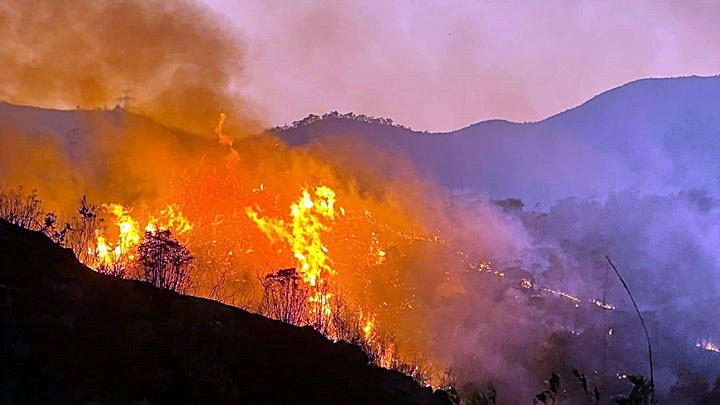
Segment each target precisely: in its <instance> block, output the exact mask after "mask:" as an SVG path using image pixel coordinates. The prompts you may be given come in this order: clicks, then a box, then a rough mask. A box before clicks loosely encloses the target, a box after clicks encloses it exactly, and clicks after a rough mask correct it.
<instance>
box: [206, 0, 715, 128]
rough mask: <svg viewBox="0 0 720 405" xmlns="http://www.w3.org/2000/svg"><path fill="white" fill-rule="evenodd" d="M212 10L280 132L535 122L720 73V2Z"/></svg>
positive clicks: (288, 5) (267, 5)
mask: <svg viewBox="0 0 720 405" xmlns="http://www.w3.org/2000/svg"><path fill="white" fill-rule="evenodd" d="M204 1H206V2H207V3H208V4H210V5H211V7H212V8H214V9H215V10H216V11H218V12H219V13H221V14H224V15H225V16H226V18H227V19H228V20H229V21H228V25H229V26H228V29H234V30H236V31H237V33H238V36H239V37H241V38H243V41H244V42H245V43H246V46H247V52H248V58H247V61H246V66H243V67H238V71H240V70H243V69H244V72H243V80H242V82H241V83H239V89H240V91H241V92H242V93H243V94H245V95H247V97H248V98H249V99H250V100H251V101H252V102H253V103H254V104H256V105H257V106H258V107H259V108H260V109H261V110H263V115H264V118H265V120H266V121H267V123H268V124H272V125H277V124H282V123H287V122H291V121H293V120H295V119H299V118H302V117H304V116H306V115H308V114H309V113H323V112H328V111H330V110H338V111H340V112H347V111H354V112H356V113H366V114H372V115H376V116H384V117H391V118H393V119H394V120H395V121H396V122H400V123H403V124H407V125H410V126H412V127H413V128H416V129H421V130H422V129H429V130H431V131H432V130H435V131H437V130H452V129H457V128H460V127H463V126H467V125H469V124H472V123H475V122H478V121H481V120H485V119H492V118H505V119H509V120H513V121H521V122H522V121H534V120H539V119H543V118H545V117H547V116H549V115H553V114H555V113H557V112H560V111H563V110H565V109H568V108H571V107H574V106H576V105H578V104H580V103H582V102H584V101H586V100H587V99H589V98H591V97H592V96H594V95H596V94H598V93H601V92H603V91H605V90H608V89H610V88H613V87H617V86H619V85H622V84H624V83H626V82H629V81H632V80H635V79H639V78H644V77H668V76H686V75H693V74H697V75H715V74H718V73H720V58H718V57H717V55H718V54H720V40H718V38H720V29H718V28H717V26H716V24H715V22H716V21H718V20H720V3H714V2H711V1H694V2H691V4H690V2H688V4H685V2H683V1H652V2H650V1H637V2H610V1H608V2H589V1H569V0H568V1H550V2H546V1H538V2H532V1H482V2H481V1H475V0H464V1H453V2H445V1H441V0H429V1H423V2H417V1H411V0H399V1H395V0H394V1H385V2H381V1H361V0H357V1H318V0H315V1H313V0H309V1H307V0H306V1H293V2H286V1H278V0H270V1H265V0H263V1H260V0H258V1H240V0H204ZM448 4H451V5H448ZM230 21H231V22H232V24H230ZM232 25H234V27H232Z"/></svg>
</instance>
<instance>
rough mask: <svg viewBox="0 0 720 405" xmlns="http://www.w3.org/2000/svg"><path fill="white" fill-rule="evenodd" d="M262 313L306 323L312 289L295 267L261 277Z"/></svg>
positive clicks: (282, 319) (302, 323) (301, 323)
mask: <svg viewBox="0 0 720 405" xmlns="http://www.w3.org/2000/svg"><path fill="white" fill-rule="evenodd" d="M260 284H261V285H262V288H263V298H262V302H261V304H260V311H259V312H260V313H261V314H262V315H264V316H267V317H269V318H273V319H277V320H280V321H283V322H286V323H289V324H291V325H304V324H305V323H306V318H307V316H306V314H307V305H308V298H309V297H310V290H309V288H308V286H307V285H306V284H305V283H304V282H303V281H302V279H301V277H300V275H299V274H298V273H297V271H296V270H295V268H294V267H293V268H289V269H280V270H278V271H276V272H275V273H271V274H268V275H266V276H265V277H263V278H261V279H260Z"/></svg>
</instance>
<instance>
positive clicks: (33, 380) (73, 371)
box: [0, 220, 437, 403]
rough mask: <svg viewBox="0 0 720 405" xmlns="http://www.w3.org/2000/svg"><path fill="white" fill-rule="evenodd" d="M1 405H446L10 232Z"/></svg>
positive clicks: (36, 236) (35, 237)
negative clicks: (94, 268)
mask: <svg viewBox="0 0 720 405" xmlns="http://www.w3.org/2000/svg"><path fill="white" fill-rule="evenodd" d="M0 325H2V328H1V332H0V339H1V340H0V342H1V344H0V350H1V352H0V359H1V363H0V372H1V374H0V403H35V402H42V403H47V402H53V403H58V402H61V403H65V402H72V403H77V402H81V403H82V402H100V403H132V402H135V401H138V402H145V403H255V402H265V403H268V402H269V403H277V402H283V403H286V402H294V403H297V402H301V403H323V402H325V403H327V402H334V403H436V402H437V401H436V399H435V397H434V396H433V395H432V393H431V391H430V389H423V388H421V387H419V386H418V385H417V384H415V383H414V382H413V381H412V380H411V379H410V378H408V377H405V376H403V375H401V374H398V373H395V372H390V371H387V370H384V369H380V368H376V367H372V366H369V365H367V358H366V357H365V355H364V354H363V353H362V352H361V351H360V350H359V349H357V348H356V347H354V346H351V345H349V344H347V343H344V342H339V343H332V342H330V341H328V340H326V339H325V338H323V337H322V336H321V335H319V334H318V333H317V332H315V331H314V330H312V329H310V328H297V327H293V326H290V325H286V324H283V323H280V322H276V321H273V320H270V319H266V318H263V317H261V316H258V315H254V314H250V313H247V312H245V311H242V310H240V309H237V308H232V307H228V306H225V305H222V304H219V303H216V302H212V301H207V300H203V299H198V298H192V297H187V296H181V295H178V294H175V293H173V292H169V291H163V290H158V289H156V288H154V287H152V286H150V285H148V284H146V283H142V282H136V281H127V280H120V279H116V278H111V277H106V276H103V275H101V274H98V273H95V272H93V271H91V270H89V269H88V268H86V267H84V266H83V265H81V264H80V263H79V262H77V260H76V259H75V257H74V256H73V254H72V253H71V252H70V251H69V250H64V249H61V248H60V247H57V246H55V245H53V244H52V243H51V242H50V241H49V240H48V239H47V238H46V237H45V236H43V235H42V234H40V233H36V232H31V231H27V230H24V229H20V228H17V227H15V226H13V225H10V224H8V223H6V222H4V221H2V220H0Z"/></svg>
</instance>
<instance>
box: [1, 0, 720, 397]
mask: <svg viewBox="0 0 720 405" xmlns="http://www.w3.org/2000/svg"><path fill="white" fill-rule="evenodd" d="M45 3H46V2H35V1H29V2H20V1H17V2H10V3H7V4H4V5H2V6H0V21H3V22H8V23H7V24H0V33H2V34H3V37H4V38H10V39H11V41H8V42H4V43H3V44H2V45H0V58H2V59H3V60H7V61H10V62H11V63H9V64H8V68H7V69H5V70H3V71H2V72H0V81H2V84H0V97H2V98H3V99H5V100H7V101H9V102H14V103H27V104H32V105H41V106H45V107H67V106H78V107H82V108H85V107H86V106H91V107H92V108H94V110H84V109H82V108H77V109H75V110H69V111H57V110H40V109H38V108H34V107H19V106H16V105H12V104H9V103H0V124H2V125H0V184H4V185H5V188H4V189H3V190H2V192H1V193H0V216H2V217H3V218H5V219H8V220H9V221H10V222H13V223H15V224H18V225H21V226H24V227H26V228H30V229H34V230H39V231H43V232H44V233H45V234H47V235H48V236H50V237H51V238H52V239H53V240H54V241H55V242H57V243H58V244H60V245H63V246H65V247H68V248H71V249H72V250H73V252H74V253H75V255H76V256H77V258H78V259H79V260H80V261H81V262H82V263H84V264H86V265H87V266H88V267H90V268H92V269H94V270H96V271H97V272H100V273H105V274H108V275H113V276H117V277H121V278H126V279H134V280H143V281H146V282H149V283H152V284H153V285H155V286H156V287H160V288H164V289H171V290H175V291H178V292H181V293H184V294H188V295H193V296H197V297H203V298H209V299H213V300H217V301H220V302H223V303H226V304H228V305H232V306H237V307H240V308H243V309H247V310H249V311H254V312H257V313H259V314H261V315H264V316H267V317H270V318H274V319H278V320H282V321H284V322H286V323H290V324H293V325H297V326H309V327H312V328H313V329H315V330H317V331H318V332H320V333H322V334H324V335H325V336H326V337H327V338H328V339H330V340H332V341H341V340H344V341H348V342H351V343H353V344H357V345H359V346H361V347H362V348H363V349H364V351H365V352H366V354H367V355H368V357H369V360H370V361H372V362H374V363H375V364H377V365H381V366H383V367H386V368H391V369H396V370H400V371H402V372H404V373H406V374H408V375H411V376H413V377H414V378H415V379H416V380H417V381H418V382H420V383H422V384H426V385H433V386H436V387H437V386H456V385H464V386H463V387H462V388H463V389H464V390H465V391H466V392H473V391H474V390H477V391H478V392H485V393H488V390H485V388H486V387H487V383H488V382H493V384H494V388H493V389H492V390H489V391H494V390H495V388H497V391H498V392H500V393H502V394H501V395H503V396H504V398H510V400H511V401H515V402H519V401H521V400H523V399H526V398H531V397H532V395H533V394H535V392H534V391H535V389H534V387H533V386H532V384H533V382H536V381H542V379H543V378H545V377H547V375H548V374H549V373H551V372H561V373H563V375H565V376H568V375H571V373H570V370H572V369H573V368H582V369H583V370H584V371H585V372H586V373H588V375H590V373H591V372H592V374H593V375H594V376H595V378H596V379H597V381H598V384H599V385H600V386H601V387H602V388H603V389H605V390H607V391H611V392H618V391H620V390H622V389H623V387H624V386H623V385H619V384H625V383H627V381H625V380H622V381H620V380H618V378H617V376H618V375H630V373H631V372H638V371H639V372H642V373H646V368H647V366H646V357H645V353H646V352H645V347H644V336H643V335H642V330H641V328H640V325H639V324H638V323H637V320H636V319H635V313H634V312H633V311H632V307H631V305H630V304H629V302H628V299H627V296H626V295H625V290H624V289H623V288H622V286H621V285H620V284H619V283H618V282H617V281H616V280H615V278H613V277H612V274H610V275H608V271H609V269H608V266H607V262H606V260H605V257H606V256H611V257H613V261H614V262H616V263H618V264H619V267H620V268H621V270H623V271H625V270H626V269H627V271H628V273H629V274H628V277H627V278H628V280H629V284H631V285H632V287H633V291H634V292H635V293H636V294H637V297H638V301H639V303H640V309H641V310H642V311H643V312H644V313H645V314H646V315H647V318H648V324H649V325H650V328H649V329H650V330H651V331H652V332H653V333H655V334H654V335H653V336H652V339H653V340H652V342H653V343H654V344H655V345H656V349H657V350H655V353H656V355H657V356H658V357H660V358H662V360H661V361H659V362H656V364H660V366H658V367H659V368H660V371H658V372H657V373H656V375H657V377H656V379H658V381H661V382H662V385H663V386H664V387H665V392H664V394H667V395H670V393H669V387H670V386H671V385H672V384H673V383H674V382H675V381H676V379H677V378H679V377H678V375H679V371H678V370H682V369H685V368H693V367H696V368H698V369H700V370H702V371H703V372H704V373H706V374H707V378H713V377H714V376H715V375H716V374H717V370H716V369H714V368H712V367H710V366H707V363H704V362H706V360H707V359H706V358H699V359H698V356H700V355H710V356H714V355H716V350H714V349H716V348H717V344H716V342H717V337H718V336H720V324H718V322H717V321H716V320H714V319H708V318H707V317H706V316H704V315H703V314H707V313H712V312H713V311H714V308H715V307H716V306H717V305H720V302H719V299H718V295H717V286H718V285H720V279H719V278H718V276H717V275H718V272H717V269H718V268H720V261H719V260H718V257H717V254H716V253H715V251H716V249H715V247H716V246H717V243H720V222H719V221H718V213H720V200H718V198H717V197H716V196H714V195H713V194H708V192H705V191H702V190H695V189H687V190H686V189H680V190H677V191H673V193H671V194H662V195H653V194H647V193H646V192H645V191H643V190H629V191H628V190H623V189H618V190H613V192H612V193H609V194H608V197H607V198H604V197H603V198H592V197H586V196H584V195H585V194H581V196H580V197H572V198H567V199H563V200H559V201H556V202H553V203H552V205H551V206H550V207H549V208H543V207H542V206H540V205H536V206H535V207H534V208H525V206H524V204H523V202H522V201H520V200H516V199H508V200H498V199H497V198H506V197H507V196H506V195H486V194H483V193H481V192H477V191H476V190H468V189H461V188H448V187H445V186H442V185H440V184H439V182H440V181H442V179H441V178H433V177H432V176H428V175H427V170H424V169H425V168H423V167H422V163H423V159H429V158H430V157H434V154H435V152H437V150H435V148H434V147H433V146H432V145H439V144H441V143H443V142H450V143H449V144H450V145H451V146H450V147H449V148H450V149H451V150H454V151H460V150H462V151H463V152H464V153H466V154H468V155H470V156H471V158H470V160H463V161H460V160H454V159H453V158H445V159H444V160H443V162H441V165H442V167H443V168H450V169H452V170H450V169H449V170H450V171H451V172H452V175H453V176H456V175H457V176H461V177H463V178H462V179H461V180H463V181H461V182H457V183H452V182H451V183H446V185H447V184H451V185H452V184H455V185H457V184H460V185H462V184H470V183H471V182H470V181H469V180H470V179H469V177H471V176H474V175H476V174H477V175H482V177H483V178H492V179H493V180H497V181H498V182H500V183H503V184H508V183H513V184H515V182H517V184H525V183H524V182H531V183H533V184H532V186H533V187H536V188H538V187H539V188H544V187H546V186H551V185H552V181H551V180H549V179H548V178H547V177H542V179H543V181H542V182H540V181H536V180H533V179H534V177H532V176H528V177H523V176H524V170H525V169H521V168H518V167H520V166H518V167H515V166H512V164H511V163H512V162H511V161H512V160H513V159H515V158H512V157H513V156H516V154H515V152H521V153H519V154H518V155H517V156H532V157H533V158H537V159H539V160H540V161H542V162H543V165H545V164H548V165H551V166H552V167H553V171H551V172H548V173H553V174H557V177H558V182H559V183H562V184H563V190H564V189H565V186H568V187H571V186H572V185H571V184H566V183H563V181H564V180H563V179H565V180H566V177H565V174H566V173H567V172H569V171H571V170H572V169H571V168H569V167H571V166H573V165H574V164H575V163H576V160H578V159H580V158H579V157H578V156H585V155H577V156H576V155H574V154H573V153H574V152H573V151H576V149H575V148H561V149H562V151H563V153H566V152H567V153H568V154H570V155H571V157H572V159H569V160H567V161H566V160H563V159H560V158H558V159H549V158H547V156H546V155H544V154H543V153H541V152H538V150H541V151H544V150H546V149H548V150H549V149H553V148H555V146H554V144H553V143H552V142H548V143H547V144H544V143H543V142H544V140H543V139H542V138H541V137H535V136H533V137H532V138H533V143H531V144H528V145H529V146H527V145H526V146H522V145H517V146H512V147H511V146H508V145H509V144H505V143H504V142H505V141H506V140H508V139H510V137H506V136H504V135H505V134H504V133H503V134H499V135H503V136H498V138H497V139H499V140H496V138H494V137H493V135H496V134H493V133H488V134H484V135H483V137H482V140H483V142H486V143H483V145H484V146H482V149H481V150H478V149H477V148H473V147H468V146H467V145H466V144H464V143H462V142H465V141H464V140H463V139H465V138H462V137H453V136H452V135H451V134H447V135H443V136H435V135H429V134H428V135H426V136H427V138H426V141H427V142H425V143H418V144H417V145H419V146H417V145H416V144H415V143H414V140H415V138H413V137H412V136H414V135H418V134H414V135H413V134H410V133H406V132H404V131H405V130H404V129H402V128H400V127H391V126H389V125H388V123H389V121H386V120H382V121H379V122H374V121H372V120H364V121H363V122H362V125H361V126H358V125H355V126H354V127H353V128H355V130H358V128H361V129H363V130H367V131H376V130H377V128H376V127H377V126H382V127H383V128H386V129H388V128H389V129H391V130H392V131H390V132H387V134H388V137H389V136H397V137H398V139H400V138H402V139H403V142H405V141H407V142H408V143H409V144H410V145H414V146H413V147H417V149H413V150H412V151H411V152H413V153H407V154H408V155H411V157H412V159H414V161H413V160H410V158H407V157H406V152H408V150H410V149H412V148H410V147H408V150H398V149H397V148H399V146H398V145H401V144H402V142H396V140H395V138H393V139H384V138H383V139H381V138H382V137H379V136H378V137H375V138H373V137H372V136H350V135H348V134H347V133H345V132H343V131H342V124H343V123H344V122H351V121H352V120H335V121H332V122H330V123H331V124H333V126H326V127H325V130H327V131H329V130H332V136H321V137H318V138H312V137H311V135H312V134H313V128H314V127H313V125H315V124H316V123H315V122H314V123H309V124H308V125H305V126H302V128H295V129H288V131H293V130H298V129H302V131H303V132H302V134H301V135H303V139H302V142H300V141H298V142H294V143H293V142H290V141H288V142H286V139H285V138H283V134H282V131H281V132H280V133H276V132H273V131H267V132H266V131H261V130H260V129H259V128H260V125H259V124H258V122H259V121H260V120H259V119H258V118H257V114H254V113H253V110H252V108H250V107H249V106H247V105H246V103H245V102H244V101H243V99H242V97H241V96H240V93H239V91H237V90H238V88H239V87H240V85H241V83H242V80H243V78H242V75H241V72H242V69H241V67H242V65H243V63H244V59H243V55H244V50H243V46H242V45H241V44H238V43H237V41H236V40H235V38H234V37H233V36H232V35H231V30H232V28H229V26H230V24H228V22H227V21H225V20H224V19H223V18H221V17H219V16H216V15H213V14H212V13H209V12H208V11H207V10H206V9H205V8H204V7H203V6H201V5H199V4H197V3H195V2H192V1H175V2H163V1H151V2H144V1H129V2H123V3H122V4H118V3H115V2H92V4H90V3H88V2H81V1H72V2H61V3H57V4H52V5H49V4H45ZM55 27H64V28H62V29H58V28H55ZM66 27H73V29H66ZM108 27H113V28H112V29H109V28H108ZM118 30H119V31H122V32H128V36H127V37H125V38H124V39H122V40H121V39H119V36H118V35H117V32H118ZM35 38H45V39H46V41H47V42H45V43H43V44H40V45H39V46H33V40H34V39H35ZM128 86H129V87H130V88H131V89H132V92H131V95H129V94H128V93H127V92H125V94H124V96H122V97H121V98H122V100H120V101H121V104H122V105H119V106H117V107H115V108H112V109H111V110H107V108H105V106H106V105H110V106H112V105H113V104H114V102H115V101H117V100H115V97H117V96H118V95H122V94H123V90H126V89H128ZM576 113H577V114H580V112H577V111H576ZM583 114H584V113H583ZM583 114H580V115H582V116H583V117H585V115H583ZM588 116H590V117H591V118H592V117H594V116H592V114H588ZM359 117H361V116H359ZM571 117H572V115H571ZM593 120H594V118H592V119H588V121H589V122H590V121H592V122H594V121H593ZM490 124H492V123H490ZM496 124H497V123H496ZM493 125H495V124H492V125H490V126H486V127H485V128H488V129H487V130H488V131H490V130H492V129H493V128H496V127H497V128H499V127H500V126H497V125H495V126H493ZM533 125H534V124H533ZM553 125H555V124H553ZM558 125H559V124H558ZM501 126H502V127H503V128H506V129H507V128H509V127H508V126H505V125H504V124H503V125H501ZM512 127H513V128H516V127H517V128H519V127H522V125H520V124H513V125H512ZM536 127H539V126H535V127H533V128H536ZM558 127H560V126H558ZM328 128H329V129H328ZM523 128H527V127H523ZM543 128H546V126H543ZM553 128H554V127H553ZM560 132H562V131H560ZM528 133H529V132H528ZM373 134H374V132H373ZM351 135H352V134H351ZM371 135H372V134H371ZM485 135H487V136H485ZM565 137H566V134H565V133H564V132H563V133H562V136H561V138H562V139H565ZM376 138H377V139H376ZM363 139H375V140H376V141H377V142H376V141H372V142H370V141H364V140H363ZM424 139H425V138H424ZM478 139H480V138H478ZM513 139H514V138H513ZM538 144H543V148H544V149H538V148H536V146H537V145H538ZM570 144H571V145H575V143H572V142H571V143H570ZM290 145H293V146H290ZM423 145H424V146H423ZM428 145H430V146H428ZM443 145H444V144H443ZM473 145H474V144H473ZM516 149H517V150H516ZM566 149H567V150H566ZM577 150H579V151H581V152H582V153H584V154H588V155H589V154H592V155H593V156H595V158H597V159H598V161H600V160H602V159H603V157H604V156H605V153H606V152H602V153H599V154H597V156H596V155H595V154H596V152H597V151H596V149H594V148H593V147H592V146H591V145H590V144H588V145H583V146H582V148H579V149H577ZM493 154H494V155H498V156H499V155H507V156H511V158H508V159H509V160H503V161H502V162H505V163H497V164H495V163H493V162H500V160H497V161H496V160H493V159H490V157H491V156H490V155H493ZM463 156H465V155H463ZM486 156H489V157H488V158H486ZM553 156H554V155H553ZM559 156H560V155H559ZM418 157H419V158H418ZM592 161H593V162H594V161H595V160H592ZM470 162H474V163H478V162H479V163H482V168H483V169H482V173H473V171H472V170H470V172H468V173H469V174H468V173H465V174H462V175H461V174H458V173H461V172H462V170H459V169H458V170H455V169H454V168H456V167H458V168H461V169H463V170H464V169H467V168H471V167H475V166H472V165H471V164H470ZM508 162H510V163H508ZM548 162H550V163H548ZM568 162H569V163H568ZM573 162H575V163H573ZM474 163H473V164H474ZM509 166H512V167H509ZM542 167H545V166H542ZM473 170H474V169H473ZM525 171H527V170H525ZM418 173H425V175H420V174H418ZM463 173H464V172H463ZM613 173H614V172H613ZM466 180H467V181H466ZM612 184H615V183H612ZM618 184H623V185H624V184H627V182H624V181H623V182H620V183H618ZM20 186H22V187H23V188H20ZM582 186H583V187H580V188H578V189H579V190H581V192H583V193H584V191H582V190H587V189H588V188H587V187H586V186H587V184H583V185H582ZM623 187H624V186H623ZM33 189H36V190H37V193H35V192H33V191H31V190H33ZM650 191H652V190H650ZM83 196H86V197H83ZM513 197H514V196H513ZM40 200H42V205H41V204H40ZM78 200H80V204H79V205H78V204H77V201H78ZM688 350H691V351H688ZM701 350H702V352H701ZM658 353H659V354H658ZM698 353H700V354H698ZM683 354H687V356H684V355H683ZM709 361H713V360H709ZM713 364H714V363H713ZM708 370H709V371H708ZM713 370H715V371H713ZM658 385H661V384H658ZM483 390H485V391H483Z"/></svg>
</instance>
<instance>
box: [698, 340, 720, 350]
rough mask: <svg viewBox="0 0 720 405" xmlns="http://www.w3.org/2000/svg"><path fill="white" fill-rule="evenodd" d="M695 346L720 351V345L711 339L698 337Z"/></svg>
mask: <svg viewBox="0 0 720 405" xmlns="http://www.w3.org/2000/svg"><path fill="white" fill-rule="evenodd" d="M695 347H697V348H700V349H705V350H707V351H709V352H715V353H720V345H718V344H717V343H715V342H713V341H712V340H710V339H698V341H697V342H696V343H695Z"/></svg>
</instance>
